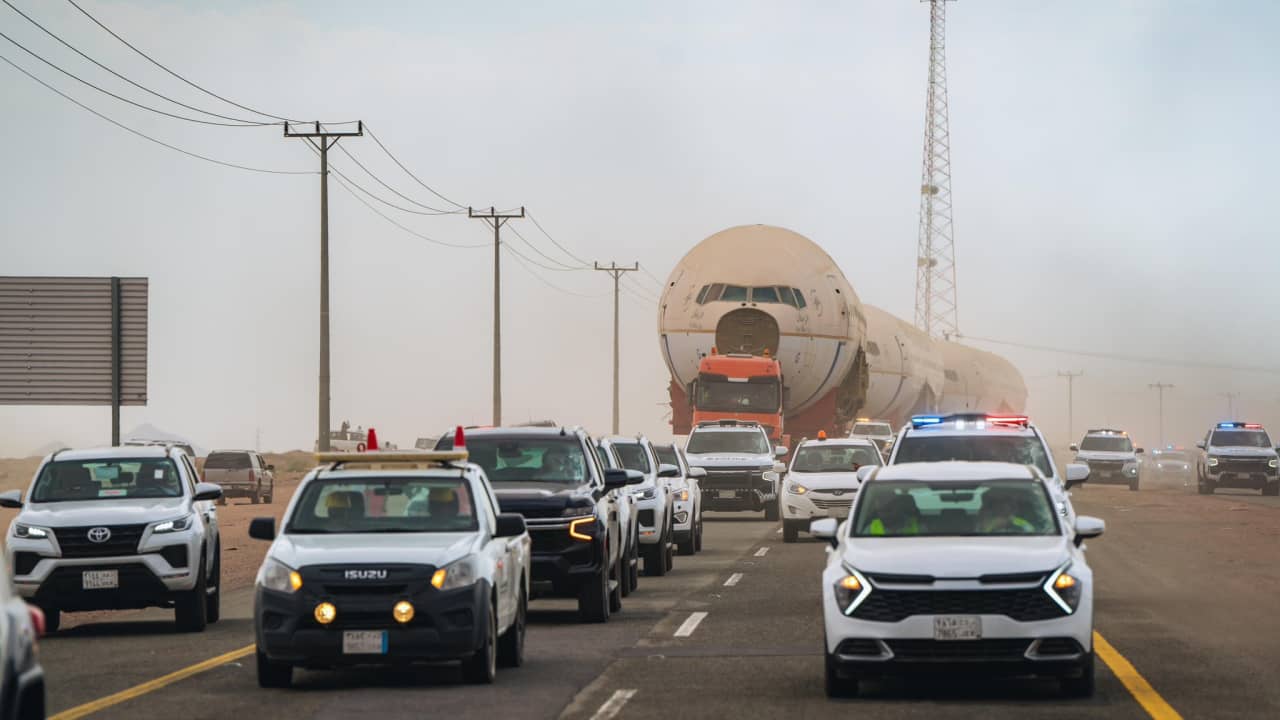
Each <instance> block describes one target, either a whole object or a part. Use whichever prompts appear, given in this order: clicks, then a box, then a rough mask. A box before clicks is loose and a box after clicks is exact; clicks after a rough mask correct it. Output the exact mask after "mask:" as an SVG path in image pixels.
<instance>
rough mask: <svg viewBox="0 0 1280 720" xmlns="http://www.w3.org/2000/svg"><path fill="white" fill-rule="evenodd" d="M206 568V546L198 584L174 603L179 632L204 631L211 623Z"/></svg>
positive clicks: (175, 622)
mask: <svg viewBox="0 0 1280 720" xmlns="http://www.w3.org/2000/svg"><path fill="white" fill-rule="evenodd" d="M204 568H205V565H204V548H201V549H200V570H199V572H197V573H196V586H195V587H194V588H191V589H190V590H188V591H186V592H185V593H183V594H182V595H181V596H179V597H178V599H177V600H176V601H174V604H173V619H174V624H175V625H176V626H177V628H178V632H204V629H205V626H207V625H208V624H209V615H208V612H209V598H208V592H207V591H206V588H207V587H208V585H207V583H206V576H205V570H204Z"/></svg>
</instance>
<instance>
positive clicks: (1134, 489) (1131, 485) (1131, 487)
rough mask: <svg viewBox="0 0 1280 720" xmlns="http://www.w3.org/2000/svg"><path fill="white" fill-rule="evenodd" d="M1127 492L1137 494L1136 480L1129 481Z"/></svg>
mask: <svg viewBox="0 0 1280 720" xmlns="http://www.w3.org/2000/svg"><path fill="white" fill-rule="evenodd" d="M1129 492H1138V478H1134V479H1132V480H1130V481H1129Z"/></svg>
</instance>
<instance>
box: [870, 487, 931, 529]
mask: <svg viewBox="0 0 1280 720" xmlns="http://www.w3.org/2000/svg"><path fill="white" fill-rule="evenodd" d="M867 534H868V535H919V534H920V508H918V507H916V501H915V500H913V499H912V498H911V496H910V495H894V496H893V497H891V498H889V500H887V501H886V502H884V503H883V504H881V505H880V507H879V508H877V509H876V511H875V513H874V514H873V515H872V517H871V522H870V523H868V524H867Z"/></svg>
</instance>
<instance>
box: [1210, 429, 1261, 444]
mask: <svg viewBox="0 0 1280 720" xmlns="http://www.w3.org/2000/svg"><path fill="white" fill-rule="evenodd" d="M1209 444H1210V445H1213V446H1215V447H1249V448H1269V447H1271V438H1269V437H1267V433H1266V431H1265V430H1214V431H1213V440H1211V441H1210V442H1209Z"/></svg>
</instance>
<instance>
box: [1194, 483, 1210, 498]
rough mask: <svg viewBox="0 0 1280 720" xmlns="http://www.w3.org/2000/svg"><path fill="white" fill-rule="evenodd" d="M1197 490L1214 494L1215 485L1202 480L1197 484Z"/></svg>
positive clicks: (1203, 493) (1206, 493)
mask: <svg viewBox="0 0 1280 720" xmlns="http://www.w3.org/2000/svg"><path fill="white" fill-rule="evenodd" d="M1196 492H1198V493H1200V494H1201V495H1212V494H1213V485H1212V484H1211V483H1207V482H1203V481H1201V482H1199V483H1197V484H1196Z"/></svg>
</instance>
